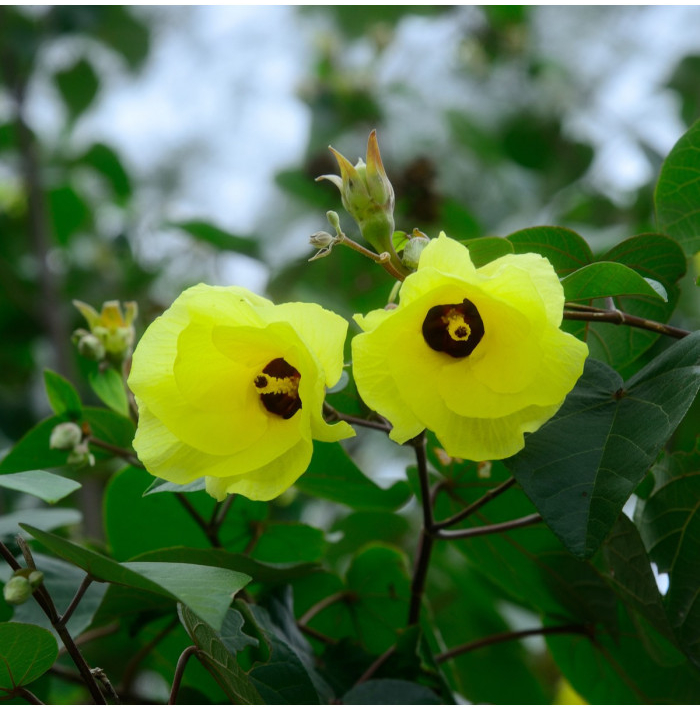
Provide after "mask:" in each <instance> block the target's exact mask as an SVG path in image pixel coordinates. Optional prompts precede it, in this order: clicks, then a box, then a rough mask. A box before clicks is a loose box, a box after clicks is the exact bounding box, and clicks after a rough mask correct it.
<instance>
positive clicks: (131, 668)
mask: <svg viewBox="0 0 700 709" xmlns="http://www.w3.org/2000/svg"><path fill="white" fill-rule="evenodd" d="M179 622H180V621H179V620H178V618H177V616H176V617H175V618H173V620H172V621H171V622H170V623H168V625H166V626H165V627H164V628H162V629H161V631H160V632H159V633H157V634H156V635H155V637H153V638H152V639H151V640H150V641H149V642H147V643H146V644H145V645H144V646H143V647H142V648H141V649H140V650H139V651H138V652H137V653H136V654H135V655H134V656H133V657H132V658H131V659H130V660H129V662H128V663H127V665H126V667H125V668H124V674H123V675H122V681H121V684H120V686H119V692H118V693H119V694H125V693H129V692H131V685H132V684H133V682H134V679H135V677H136V672H137V671H138V668H139V665H140V664H141V663H142V662H143V661H144V659H145V658H146V657H147V656H148V654H149V653H150V652H151V650H153V649H154V648H155V647H157V646H158V644H159V643H160V642H161V641H162V640H163V639H164V638H166V637H167V636H168V635H169V634H170V633H171V632H172V631H173V630H175V628H176V627H177V626H178V624H179Z"/></svg>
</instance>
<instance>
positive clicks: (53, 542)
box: [22, 524, 251, 627]
mask: <svg viewBox="0 0 700 709" xmlns="http://www.w3.org/2000/svg"><path fill="white" fill-rule="evenodd" d="M22 527H23V529H26V530H27V531H28V532H29V533H30V534H31V535H32V536H33V537H34V538H35V539H36V540H37V541H40V542H41V543H42V544H43V545H44V546H46V547H47V548H48V549H50V550H51V551H53V552H54V554H57V555H58V556H60V557H61V558H63V559H66V560H67V561H70V562H72V563H73V564H75V565H76V566H79V567H80V568H81V569H84V570H85V571H87V572H88V573H90V574H91V575H92V576H93V577H94V578H95V579H97V580H98V581H108V582H110V583H116V584H122V585H124V586H131V587H133V588H138V589H142V590H144V591H151V592H153V593H159V594H161V595H164V596H167V597H169V598H172V599H174V600H177V601H180V602H181V603H184V604H185V605H187V606H189V607H191V608H192V610H193V611H194V612H195V613H197V615H199V616H200V617H201V618H204V619H206V620H207V622H209V624H210V625H212V626H214V627H220V626H221V623H222V622H223V619H224V616H225V615H226V611H227V609H228V607H229V605H230V603H231V598H232V596H233V594H235V593H237V592H238V591H240V590H241V589H242V588H243V587H244V586H245V585H246V584H247V583H248V582H249V581H250V580H251V579H250V576H247V575H246V574H241V573H238V572H236V571H231V570H229V569H219V568H215V567H210V566H198V565H195V564H176V563H165V562H158V563H157V562H138V561H136V562H126V563H123V564H120V563H118V562H116V561H113V560H112V559H110V558H108V557H106V556H103V555H102V554H98V553H97V552H94V551H91V550H89V549H86V548H84V547H81V546H78V545H77V544H73V543H72V542H69V541H68V540H66V539H63V538H61V537H57V536H56V535H54V534H49V533H48V532H42V531H41V530H40V529H37V528H36V527H31V526H29V525H26V524H23V525H22Z"/></svg>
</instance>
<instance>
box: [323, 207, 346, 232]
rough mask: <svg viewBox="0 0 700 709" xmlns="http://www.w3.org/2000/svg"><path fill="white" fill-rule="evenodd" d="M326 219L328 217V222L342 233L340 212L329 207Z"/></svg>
mask: <svg viewBox="0 0 700 709" xmlns="http://www.w3.org/2000/svg"><path fill="white" fill-rule="evenodd" d="M326 219H328V223H329V224H330V225H331V226H332V227H333V228H334V229H335V231H336V233H337V234H340V232H341V231H342V229H341V228H340V217H339V216H338V212H334V211H333V210H332V209H329V210H328V211H327V212H326Z"/></svg>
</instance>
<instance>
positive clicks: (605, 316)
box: [564, 304, 690, 340]
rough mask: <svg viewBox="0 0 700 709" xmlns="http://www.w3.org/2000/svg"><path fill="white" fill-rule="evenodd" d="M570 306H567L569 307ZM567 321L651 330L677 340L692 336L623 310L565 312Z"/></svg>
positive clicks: (679, 329) (678, 329)
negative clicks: (601, 323)
mask: <svg viewBox="0 0 700 709" xmlns="http://www.w3.org/2000/svg"><path fill="white" fill-rule="evenodd" d="M568 305H569V304H567V306H568ZM564 319H565V320H586V321H588V322H605V323H610V324H612V325H629V327H636V328H640V329H642V330H650V331H651V332H656V333H658V334H660V335H668V336H669V337H675V338H676V339H679V340H680V339H682V338H683V337H687V336H688V335H690V331H689V330H683V329H682V328H680V327H674V326H673V325H666V324H665V323H661V322H657V321H656V320H647V319H646V318H640V317H638V316H637V315H630V314H629V313H625V312H623V311H622V310H602V309H586V310H581V309H577V310H565V311H564Z"/></svg>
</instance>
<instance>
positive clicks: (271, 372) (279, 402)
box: [254, 357, 301, 419]
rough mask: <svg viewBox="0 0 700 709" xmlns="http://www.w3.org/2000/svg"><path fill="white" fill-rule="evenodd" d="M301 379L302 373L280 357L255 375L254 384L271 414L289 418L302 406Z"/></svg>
mask: <svg viewBox="0 0 700 709" xmlns="http://www.w3.org/2000/svg"><path fill="white" fill-rule="evenodd" d="M300 379H301V374H299V372H298V371H297V370H296V369H295V368H294V367H292V365H291V364H289V362H287V361H286V360H284V359H282V357H278V358H277V359H273V360H272V361H271V362H269V363H268V364H267V365H266V366H265V368H264V369H263V370H262V372H261V373H260V374H258V376H257V377H255V381H254V384H255V388H256V389H258V391H259V393H260V401H262V404H263V406H264V407H265V408H266V409H267V410H268V411H269V412H270V413H271V414H275V415H276V416H281V417H282V418H283V419H289V418H292V416H294V414H295V413H296V412H297V411H299V409H300V408H301V399H300V398H299V380H300Z"/></svg>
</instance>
